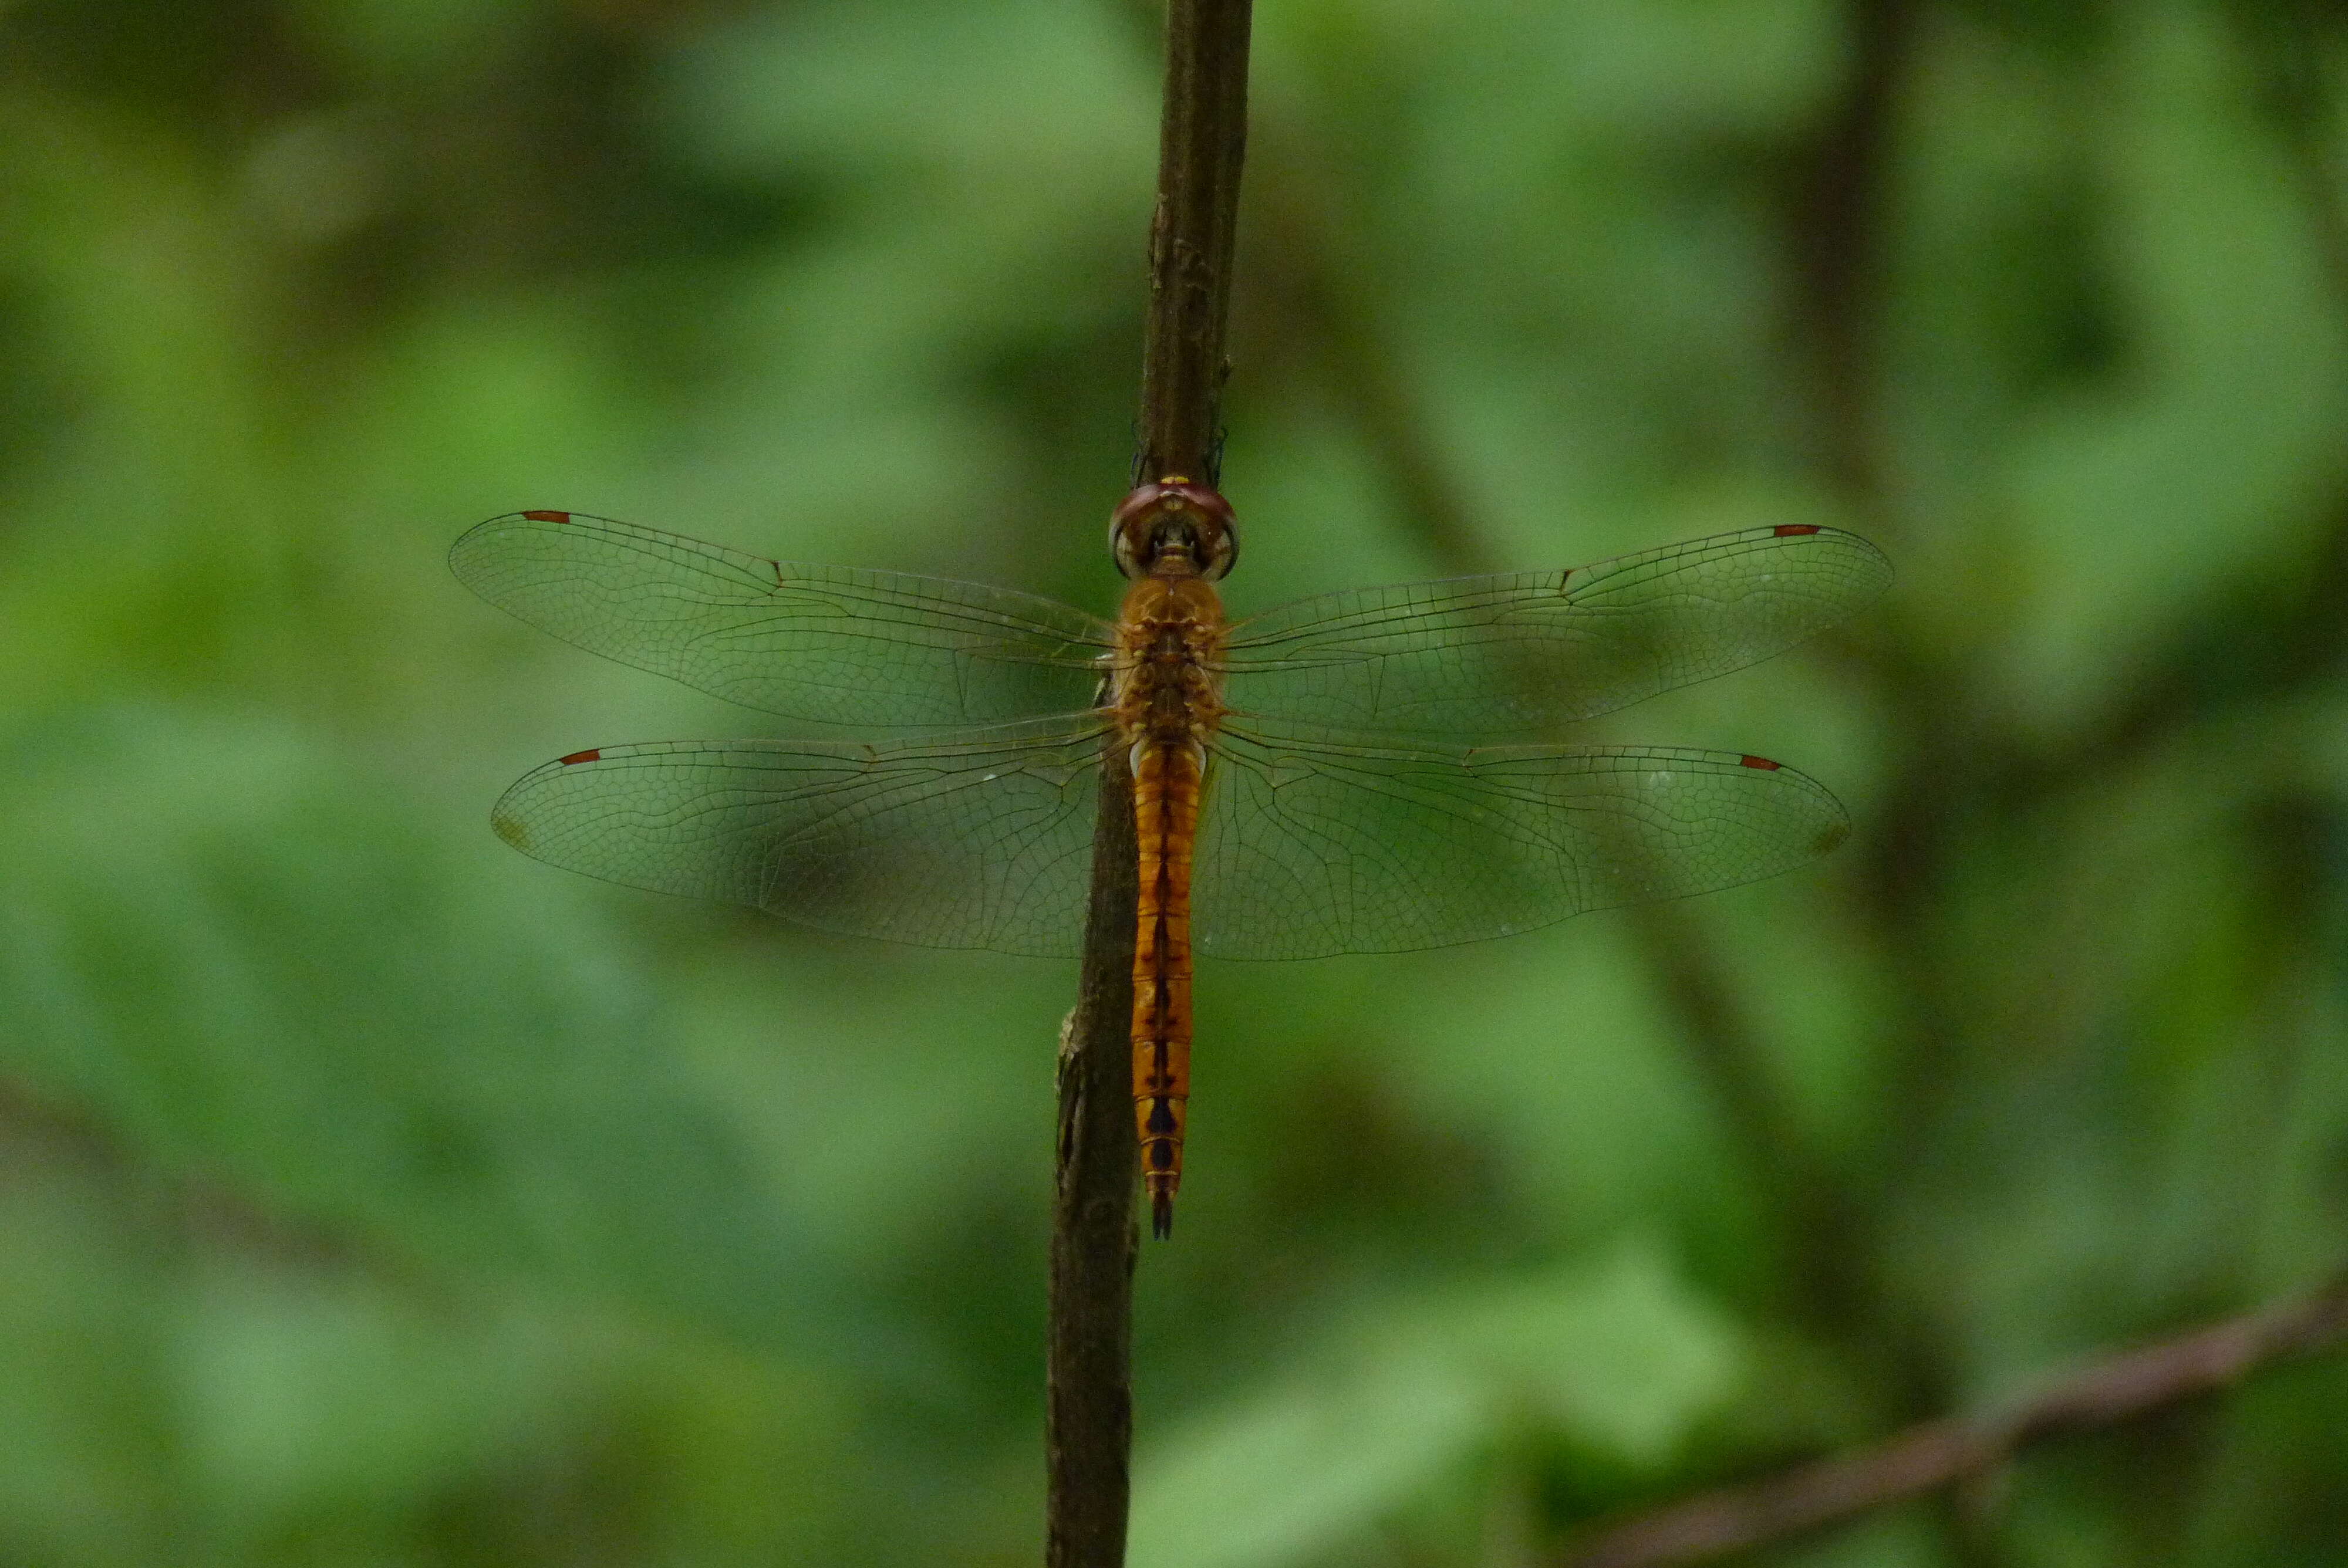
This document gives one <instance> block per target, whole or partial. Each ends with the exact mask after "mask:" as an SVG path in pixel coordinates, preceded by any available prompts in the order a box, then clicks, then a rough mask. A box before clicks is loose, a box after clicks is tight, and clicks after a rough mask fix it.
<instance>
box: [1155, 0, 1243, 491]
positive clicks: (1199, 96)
mask: <svg viewBox="0 0 2348 1568" xmlns="http://www.w3.org/2000/svg"><path fill="white" fill-rule="evenodd" d="M1250 3H1251V0H1173V3H1172V4H1171V5H1169V7H1168V8H1167V16H1166V110H1165V118H1164V119H1163V120H1162V122H1161V123H1160V126H1159V149H1158V211H1157V215H1156V217H1155V218H1154V219H1153V220H1151V223H1150V229H1149V329H1148V338H1147V340H1146V346H1145V348H1144V350H1143V357H1142V371H1141V452H1140V463H1139V466H1140V470H1141V472H1140V475H1139V477H1141V478H1145V479H1155V478H1159V477H1163V476H1165V475H1168V474H1188V475H1190V476H1192V477H1197V478H1203V479H1205V480H1206V481H1207V482H1208V483H1210V484H1211V483H1213V482H1214V479H1215V469H1216V467H1217V466H1218V465H1217V461H1216V454H1215V444H1216V428H1215V425H1216V418H1217V415H1218V413H1219V411H1220V405H1221V401H1222V390H1223V375H1224V373H1225V371H1226V369H1227V366H1226V364H1225V362H1224V359H1223V327H1224V323H1225V321H1226V320H1227V318H1228V317H1229V316H1230V314H1231V254H1232V250H1233V242H1234V241H1235V240H1236V238H1237V236H1238V232H1239V208H1240V161H1241V157H1242V156H1243V155H1244V154H1245V152H1246V149H1247V63H1248V15H1249V8H1250Z"/></svg>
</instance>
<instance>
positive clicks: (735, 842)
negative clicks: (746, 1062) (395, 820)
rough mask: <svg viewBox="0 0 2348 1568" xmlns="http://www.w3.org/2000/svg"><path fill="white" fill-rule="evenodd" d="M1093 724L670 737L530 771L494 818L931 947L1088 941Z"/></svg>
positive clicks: (677, 884)
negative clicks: (806, 737) (861, 734)
mask: <svg viewBox="0 0 2348 1568" xmlns="http://www.w3.org/2000/svg"><path fill="white" fill-rule="evenodd" d="M1100 735H1101V723H1100V722H1099V721H1098V720H1097V719H1091V718H1088V717H1085V716H1077V717H1076V718H1071V719H1067V720H1054V721H1045V722H1040V723H1032V724H1018V725H1006V726H1003V727H1002V728H999V729H996V730H992V731H983V732H974V733H965V734H961V735H953V736H945V737H940V738H936V739H930V740H922V741H903V742H889V743H880V744H874V745H860V744H857V743H850V742H840V743H829V742H793V741H757V740H751V741H709V742H661V743H653V744H648V745H632V746H609V747H605V748H603V749H602V750H601V751H594V752H581V753H577V754H576V755H574V756H571V757H566V758H564V759H562V760H561V762H555V763H549V764H546V765H545V766H544V767H541V768H539V769H537V770H535V771H534V772H531V773H530V774H524V775H523V776H522V778H521V779H520V781H519V782H517V783H516V784H514V786H513V787H512V788H511V789H510V790H508V791H507V792H506V793H505V795H504V797H503V798H502V799H500V800H499V802H498V804H497V806H496V809H495V810H494V811H493V812H492V813H491V814H490V819H489V820H490V824H491V825H492V826H494V827H495V828H496V829H497V832H498V835H499V837H501V838H503V839H504V840H505V841H506V842H507V843H509V844H510V845H513V846H514V847H515V848H517V849H520V850H521V851H522V852H523V853H525V854H528V855H533V856H537V857H538V858H539V859H541V860H544V861H547V862H549V863H550V864H551V865H555V866H564V867H566V868H568V869H570V870H572V871H583V872H585V873H586V874H587V875H589V876H600V877H602V878H603V879H604V880H606V881H609V882H623V883H626V884H628V885H629V886H634V887H649V888H652V889H654V891H656V892H661V893H676V894H682V895H685V896H687V897H699V898H716V899H722V900H725V901H726V902H729V903H735V904H748V905H752V906H755V907H757V908H761V909H766V910H768V911H770V912H772V913H774V914H777V915H783V916H788V917H790V918H791V919H794V920H801V921H804V922H806V923H807V924H808V925H810V926H818V927H822V928H823V929H825V930H828V931H840V932H845V933H848V934H850V935H853V936H860V937H882V938H889V939H891V940H892V941H899V942H911V943H915V944H917V945H919V946H922V947H930V948H993V949H994V950H995V951H996V952H1002V953H1026V954H1037V955H1066V954H1072V953H1074V952H1076V949H1077V947H1078V945H1079V944H1080V942H1081V939H1082V938H1083V934H1084V910H1085V897H1086V879H1087V876H1088V875H1089V873H1090V869H1091V864H1092V834H1093V815H1094V800H1095V793H1096V789H1097V782H1098V771H1099V770H1098V764H1099V760H1100Z"/></svg>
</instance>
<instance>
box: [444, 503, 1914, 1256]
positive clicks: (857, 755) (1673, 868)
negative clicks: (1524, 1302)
mask: <svg viewBox="0 0 2348 1568" xmlns="http://www.w3.org/2000/svg"><path fill="white" fill-rule="evenodd" d="M1109 544H1110V550H1111V554H1112V556H1113V557H1114V559H1115V560H1116V562H1117V567H1118V569H1120V570H1121V571H1122V572H1123V573H1124V575H1125V576H1126V577H1127V578H1128V579H1129V587H1128V590H1127V592H1126V595H1125V599H1124V603H1123V607H1122V609H1121V610H1120V612H1119V614H1118V616H1117V619H1116V620H1114V621H1111V620H1102V619H1100V618H1099V617H1097V616H1094V615H1090V614H1087V613H1086V612H1085V611H1083V610H1077V609H1075V608H1073V607H1071V606H1069V605H1066V604H1062V603H1059V602H1057V601H1056V600H1049V599H1043V598H1038V597H1036V596H1035V595H1031V594H1026V593H1019V592H1014V591H1012V590H1010V589H1001V588H989V587H983V586H981V585H977V584H973V583H966V582H958V581H953V580H949V579H940V578H929V577H913V576H907V575H902V574H900V573H895V572H886V571H870V570H862V569H850V568H844V567H832V566H813V565H804V564H798V563H793V562H788V561H779V560H773V559H767V558H766V557H763V556H757V555H750V554H747V553H744V552H741V551H738V550H732V549H726V548H721V547H719V546H716V545H710V544H703V543H700V542H699V541H697V540H694V539H690V538H682V537H680V536H677V535H675V534H668V533H663V532H660V531H658V530H655V529H653V528H640V527H636V526H634V525H633V524H629V523H623V522H614V521H613V520H611V519H609V518H597V517H590V516H587V515H585V514H583V513H575V512H561V511H526V512H516V513H512V514H510V515H508V516H505V517H500V518H491V519H490V520H489V521H488V522H485V523H482V524H481V525H479V527H477V528H473V529H471V530H470V531H469V532H468V533H466V534H465V535H464V536H463V537H462V538H459V539H458V541H457V543H456V545H455V546H454V547H453V548H452V549H451V551H450V555H449V561H450V565H451V566H452V567H453V569H455V571H456V574H457V576H458V579H460V580H461V581H463V582H464V583H465V585H466V586H467V587H469V588H470V589H473V591H475V592H476V593H478V594H479V595H480V596H481V597H482V598H483V599H485V600H488V601H489V603H491V604H493V605H496V606H498V607H499V608H500V609H503V610H508V611H510V612H511V613H512V614H514V615H516V616H518V617H520V619H521V620H525V621H527V622H529V623H530V624H531V625H533V626H536V627H539V628H541V629H542V630H546V631H548V632H551V633H552V634H553V635H554V636H556V637H559V638H561V639H563V640H565V641H570V642H572V643H574V644H576V645H578V646H579V647H582V648H584V649H587V650H589V651H592V652H594V653H598V654H602V655H603V656H605V657H607V658H610V659H613V660H616V661H619V662H621V663H623V664H627V665H632V666H634V667H635V668H637V669H640V670H646V671H653V672H655V673H657V674H661V675H665V676H669V677H672V678H674V679H675V680H677V681H680V682H684V683H685V684H686V685H688V686H693V687H696V688H698V689H700V690H702V691H704V692H711V693H714V694H715V695H716V696H719V697H723V698H725V699H726V700H727V701H729V702H736V703H739V704H742V705H743V706H746V707H749V708H754V709H758V710H762V711H764V712H768V713H774V714H779V715H782V716H785V717H787V718H789V719H792V720H794V721H798V722H799V723H801V724H803V725H806V726H808V728H809V731H810V733H811V735H812V738H805V739H746V740H733V741H659V742H652V743H640V744H633V745H613V746H601V747H597V748H594V749H592V750H587V751H579V752H572V753H570V754H568V755H566V756H562V757H560V758H557V759H556V760H555V761H553V762H551V763H548V764H545V765H543V766H541V767H540V768H538V769H536V770H534V771H532V772H531V773H529V774H525V775H524V776H523V777H522V778H521V779H520V780H519V781H518V782H517V783H515V784H514V785H513V786H512V787H511V788H510V789H509V790H508V791H507V792H506V793H505V794H504V795H503V797H501V798H500V799H499V801H498V803H497V804H496V807H495V808H494V810H493V811H492V813H491V825H492V826H493V827H494V828H495V830H496V832H497V833H498V835H499V836H500V837H502V838H503V839H504V840H505V841H506V842H507V843H508V844H510V845H513V846H514V847H515V848H517V849H520V850H521V851H522V852H524V853H525V854H528V855H531V856H537V857H538V858H539V859H541V860H544V861H547V862H550V863H551V864H553V865H555V866H564V867H567V868H569V869H571V870H573V871H579V872H584V873H586V874H587V875H589V876H598V877H602V878H604V879H606V880H608V881H612V882H618V883H623V884H627V885H629V886H636V887H644V888H651V889H654V890H656V891H659V892H663V893H672V894H681V895H686V896H691V897H704V898H713V899H720V900H726V901H729V902H733V903H736V904H743V905H749V906H753V907H757V908H760V909H765V910H767V911H770V912H772V913H774V914H777V915H781V916H785V917H789V918H791V919H794V920H798V921H801V922H804V923H806V924H808V925H810V926H814V927H820V928H822V929H824V930H828V931H833V932H840V933H846V934H850V935H854V936H861V937H873V938H887V939H891V940H894V941H899V942H907V943H914V944H919V945H922V946H926V947H934V948H988V949H993V950H994V951H996V952H1002V953H1012V954H1026V955H1042V956H1068V955H1072V954H1074V953H1075V952H1076V948H1077V947H1078V945H1079V941H1080V938H1081V933H1082V931H1083V927H1084V912H1085V908H1086V898H1087V892H1088V886H1089V882H1090V877H1091V861H1092V836H1093V821H1094V817H1095V815H1096V812H1097V807H1098V802H1099V792H1100V790H1101V788H1102V783H1101V781H1102V778H1103V776H1104V761H1105V753H1107V752H1108V751H1109V748H1114V752H1113V753H1110V754H1108V756H1107V760H1108V761H1110V762H1112V763H1114V762H1117V761H1121V762H1122V764H1123V766H1122V767H1110V768H1109V769H1108V770H1107V772H1108V774H1109V775H1110V776H1112V777H1115V778H1117V781H1118V782H1117V786H1116V787H1119V788H1127V789H1129V790H1130V791H1131V798H1132V802H1133V807H1134V815H1135V822H1136V828H1137V838H1138V845H1139V851H1138V852H1139V856H1140V860H1139V866H1138V872H1139V879H1140V896H1139V905H1138V913H1137V929H1136V940H1135V944H1134V964H1133V1014H1132V1040H1133V1060H1134V1069H1133V1095H1134V1114H1135V1125H1136V1130H1137V1133H1138V1139H1139V1158H1140V1170H1141V1174H1142V1178H1143V1184H1144V1187H1145V1190H1146V1192H1147V1194H1148V1198H1149V1202H1150V1210H1151V1229H1152V1231H1153V1232H1154V1233H1155V1234H1156V1235H1160V1236H1163V1235H1168V1234H1169V1233H1170V1231H1171V1229H1172V1225H1173V1209H1174V1197H1175V1194H1176V1192H1177V1191H1178V1189H1179V1186H1180V1184H1181V1179H1182V1155H1183V1144H1184V1140H1185V1133H1186V1127H1187V1118H1188V1107H1189V1092H1190V1047H1191V1022H1190V1014H1191V1008H1190V999H1191V982H1192V975H1193V959H1194V958H1195V957H1197V956H1206V957H1212V958H1254V959H1291V958H1322V957H1326V956H1330V955H1334V954H1338V953H1380V952H1396V951H1403V950H1407V949H1414V948H1437V947H1444V946H1447V945H1450V944H1453V943H1459V942H1472V941H1478V940H1482V939H1485V938H1495V937H1505V936H1509V935H1512V934H1515V933H1518V932H1523V931H1529V930H1532V929H1535V928H1536V927H1542V926H1547V925H1550V924H1551V923H1552V922H1555V921H1558V920H1561V919H1564V918H1565V917H1569V916H1571V915H1576V914H1580V913H1582V912H1584V911H1587V910H1592V909H1601V908H1608V907H1618V906H1622V905H1627V904H1633V903H1640V902H1645V901H1650V900H1659V899H1669V898H1678V897H1686V896H1689V895H1693V894H1698V893H1705V892H1711V891H1714V890H1716V889H1719V888H1724V887H1729V886H1736V885H1738V884H1741V883H1746V882H1751V881H1756V880H1758V879H1760V878H1762V877H1766V876H1775V875H1777V874H1779V873H1781V872H1784V871H1787V870H1789V869H1791V868H1793V867H1795V866H1799V865H1802V864H1803V863H1805V862H1807V861H1809V860H1811V859H1812V858H1814V857H1816V856H1821V855H1824V854H1826V853H1827V852H1828V851H1829V850H1831V849H1833V848H1834V847H1835V846H1836V845H1838V844H1839V843H1841V842H1842V840H1843V839H1844V838H1845V837H1846V836H1847V835H1849V831H1850V819H1849V816H1848V815H1847V814H1846V813H1845V812H1844V810H1843V808H1842V806H1841V805H1840V804H1838V802H1837V801H1836V799H1835V798H1834V796H1833V795H1832V794H1829V793H1828V791H1827V790H1826V789H1825V788H1824V787H1823V786H1821V785H1820V784H1818V783H1817V782H1816V781H1814V780H1812V779H1810V778H1808V777H1807V776H1806V775H1804V774H1800V773H1798V772H1797V771H1795V770H1794V769H1792V768H1790V767H1786V766H1783V765H1781V764H1777V763H1776V762H1773V761H1770V760H1768V759H1767V758H1765V757H1759V756H1755V755H1751V754H1748V753H1736V752H1713V751H1701V750H1690V749H1685V748H1679V747H1656V746H1628V745H1597V744H1573V743H1568V742H1565V741H1562V740H1560V739H1559V738H1558V736H1559V735H1560V732H1563V731H1566V730H1567V729H1568V728H1569V727H1570V726H1571V725H1572V724H1574V723H1577V722H1579V721H1582V720H1586V719H1590V718H1592V717H1594V716H1596V715H1598V714H1601V713H1605V712H1610V711H1612V710H1614V709H1618V708H1622V707H1624V706H1626V705H1628V704H1631V703H1633V702H1640V701H1642V700H1643V699H1645V698H1648V697H1651V696H1653V695H1655V694H1657V693H1659V692H1666V691H1670V690H1672V689H1673V688H1676V687H1681V686H1685V685H1688V684H1690V683H1691V682H1698V681H1704V680H1707V679H1710V678H1712V677H1714V676H1716V675H1721V674H1725V673H1726V672H1728V671H1733V670H1737V669H1741V668H1743V667H1745V666H1746V665H1748V664H1752V663H1755V662H1756V661H1760V660H1763V659H1766V658H1768V657H1769V656H1771V655H1773V654H1775V653H1777V652H1780V651H1784V650H1785V649H1787V648H1789V647H1792V646H1793V645H1795V644H1796V643H1798V642H1800V641H1804V640H1805V639H1807V638H1809V637H1811V636H1813V635H1814V634H1816V633H1818V632H1819V631H1821V630H1825V629H1826V628H1828V627H1829V626H1832V625H1834V624H1835V623H1837V622H1838V621H1841V620H1844V619H1846V618H1847V617H1849V616H1850V615H1851V614H1853V613H1854V612H1855V611H1857V610H1859V609H1860V608H1862V607H1863V606H1865V605H1866V604H1867V603H1868V602H1869V600H1872V599H1873V598H1875V596H1876V595H1877V594H1879V593H1880V592H1881V591H1882V590H1883V589H1884V588H1885V587H1886V586H1887V585H1888V584H1889V583H1890V579H1891V568H1890V563H1889V562H1888V561H1887V560H1886V559H1884V557H1883V555H1882V554H1881V552H1879V550H1877V549H1876V548H1875V547H1874V546H1872V545H1870V544H1869V543H1868V542H1867V541H1866V540H1864V539H1862V538H1858V537H1857V536H1855V535H1852V534H1849V533H1845V532H1843V531H1841V530H1839V529H1836V528H1826V527H1822V526H1814V525H1808V524H1787V525H1777V526H1772V527H1760V528H1746V529H1743V530H1740V531H1737V532H1734V533H1725V534H1719V535H1715V536H1714V537H1712V538H1701V539H1695V540H1692V541H1689V542H1685V543H1681V544H1673V545H1667V546H1664V547H1663V548H1656V549H1649V550H1645V551H1643V552H1641V553H1638V554H1635V555H1627V556H1622V557H1620V558H1617V559H1612V560H1606V561H1601V562H1599V563H1597V564H1595V565H1591V566H1580V567H1573V568H1570V569H1552V570H1546V571H1529V572H1518V573H1509V574H1502V575H1496V576H1483V577H1464V578H1454V579H1447V580H1440V581H1433V582H1418V583H1410V584H1405V585H1401V586H1397V587H1387V588H1366V589H1348V590H1345V591H1343V592H1338V593H1331V594H1324V595H1322V596H1320V597H1318V598H1313V599H1306V600H1300V601H1298V602H1296V603H1292V604H1289V605H1286V606H1283V607H1282V608H1278V609H1274V610H1267V611H1265V612H1263V613H1262V614H1258V615H1254V616H1251V617H1248V618H1246V619H1243V620H1237V621H1233V620H1228V619H1227V618H1226V616H1225V614H1224V611H1223V608H1222V604H1221V601H1220V597H1219V592H1218V589H1217V588H1216V583H1217V582H1218V581H1219V580H1220V579H1221V578H1222V577H1223V575H1224V574H1225V573H1226V572H1228V571H1229V570H1230V569H1231V565H1232V562H1233V561H1234V560H1235V559H1236V558H1237V555H1238V548H1239V533H1238V525H1237V522H1236V519H1235V518H1234V515H1233V512H1232V508H1231V505H1230V503H1229V502H1228V501H1226V500H1225V499H1224V497H1222V496H1221V495H1220V493H1219V492H1218V491H1216V490H1215V489H1213V488H1212V487H1209V486H1207V485H1204V484H1200V483H1196V482H1193V481H1192V480H1190V479H1189V478H1188V477H1183V476H1181V475H1169V476H1167V477H1162V478H1161V479H1159V480H1158V481H1157V482H1155V483H1149V484H1143V485H1141V486H1139V487H1137V488H1135V489H1134V490H1133V491H1132V492H1131V493H1130V494H1129V495H1128V496H1127V497H1125V498H1124V499H1123V500H1122V501H1121V502H1120V503H1119V504H1118V505H1117V507H1116V509H1115V511H1114V512H1113V514H1112V516H1111V519H1110V525H1109ZM841 731H852V732H854V734H853V736H852V738H839V739H833V738H824V735H825V733H839V732H841Z"/></svg>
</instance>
